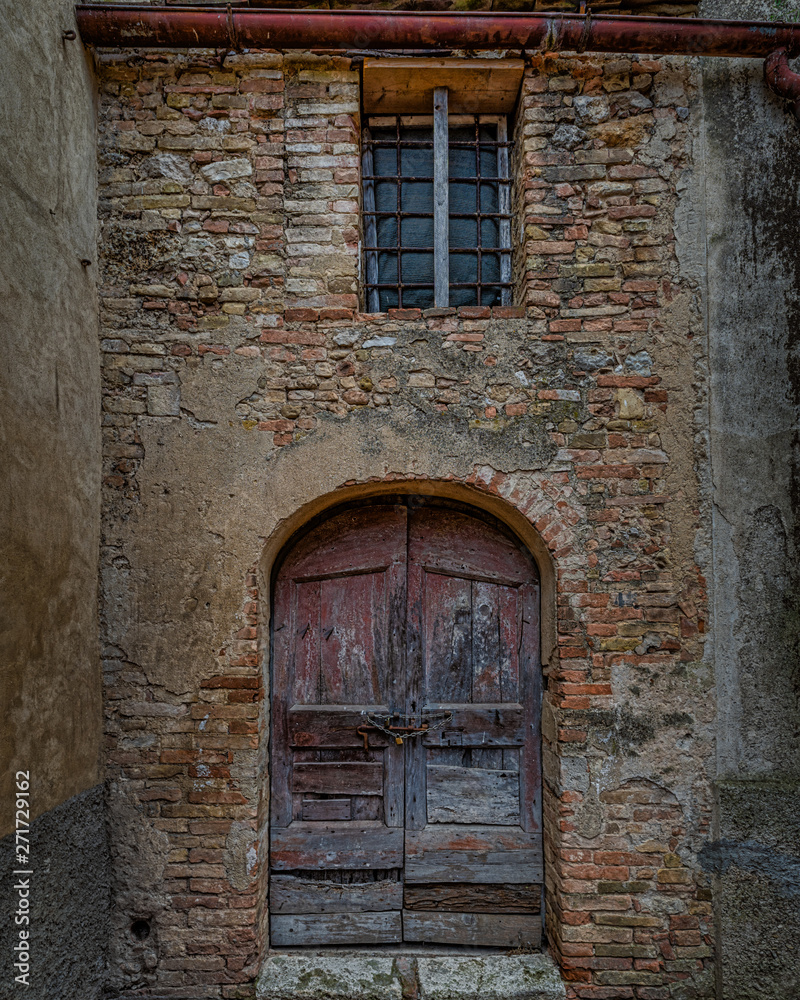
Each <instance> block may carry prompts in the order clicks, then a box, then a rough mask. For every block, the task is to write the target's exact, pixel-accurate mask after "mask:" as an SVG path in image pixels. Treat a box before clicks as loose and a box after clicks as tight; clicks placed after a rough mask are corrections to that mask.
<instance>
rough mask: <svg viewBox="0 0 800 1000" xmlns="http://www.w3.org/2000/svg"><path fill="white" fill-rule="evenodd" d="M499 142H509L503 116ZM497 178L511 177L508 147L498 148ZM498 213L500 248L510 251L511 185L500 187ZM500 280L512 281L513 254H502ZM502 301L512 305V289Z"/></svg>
mask: <svg viewBox="0 0 800 1000" xmlns="http://www.w3.org/2000/svg"><path fill="white" fill-rule="evenodd" d="M497 141H498V142H501V143H502V142H507V141H508V119H507V118H506V117H505V116H501V118H500V120H499V121H498V123H497ZM497 176H498V177H509V171H508V146H498V147H497ZM497 208H498V211H499V212H500V215H501V219H500V246H501V247H506V248H507V249H508V250H509V251H510V249H511V219H509V218H505V219H504V218H502V216H504V215H505V216H508V215H510V214H511V184H510V183H507V184H503V183H502V182H501V183H500V184H499V185H498V205H497ZM500 280H501V281H502V282H510V281H511V254H510V253H502V254H500ZM500 294H501V299H502V304H503V305H504V306H508V305H511V289H510V288H504V289H503V290H502V292H501V293H500Z"/></svg>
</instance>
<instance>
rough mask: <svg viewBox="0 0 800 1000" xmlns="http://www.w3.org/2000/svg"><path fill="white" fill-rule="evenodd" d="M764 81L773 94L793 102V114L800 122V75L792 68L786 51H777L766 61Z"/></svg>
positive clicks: (771, 53)
mask: <svg viewBox="0 0 800 1000" xmlns="http://www.w3.org/2000/svg"><path fill="white" fill-rule="evenodd" d="M764 79H765V80H766V82H767V86H768V87H769V89H770V90H771V91H772V92H773V94H777V95H778V97H782V98H783V99H784V101H790V102H791V105H792V108H791V110H792V114H793V115H794V116H795V118H796V119H797V120H798V121H800V73H795V72H794V70H792V69H791V68H790V66H789V53H788V52H787V50H786V49H776V50H775V51H774V52H770V54H769V55H768V56H767V58H766V59H765V60H764Z"/></svg>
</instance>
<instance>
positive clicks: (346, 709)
mask: <svg viewBox="0 0 800 1000" xmlns="http://www.w3.org/2000/svg"><path fill="white" fill-rule="evenodd" d="M388 714H389V708H388V706H387V705H304V706H295V707H294V708H292V709H290V711H289V739H290V741H291V745H292V746H296V747H318V748H323V747H324V748H325V749H343V748H345V747H353V748H360V749H362V750H363V748H364V737H363V736H362V735H361V734H360V733H359V732H358V728H359V727H360V726H363V725H366V722H367V715H377V716H381V715H388ZM389 743H390V737H388V736H386V735H385V734H383V733H381V732H380V730H378V729H370V732H369V744H370V747H378V748H380V747H384V746H388V745H389Z"/></svg>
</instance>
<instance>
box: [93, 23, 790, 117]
mask: <svg viewBox="0 0 800 1000" xmlns="http://www.w3.org/2000/svg"><path fill="white" fill-rule="evenodd" d="M75 16H76V19H77V23H78V29H79V31H80V33H81V38H82V40H83V42H84V43H85V44H86V45H100V46H108V47H113V48H116V47H141V48H215V49H237V50H238V49H249V48H254V49H258V48H269V49H325V50H344V51H354V50H364V49H372V50H376V49H377V50H386V51H391V50H397V49H401V50H415V51H421V50H425V49H437V50H441V49H447V48H450V49H461V50H468V51H477V50H481V49H493V50H497V49H512V50H520V49H521V50H523V51H547V52H562V51H567V52H636V53H647V54H652V55H688V56H698V55H704V56H728V57H731V58H751V59H759V58H761V59H767V63H766V65H765V68H764V69H765V76H766V80H767V83H768V85H769V86H770V88H771V89H772V90H774V91H775V93H777V94H779V95H780V96H781V97H784V98H785V99H787V100H790V101H792V102H793V105H794V111H795V114H798V98H800V88H799V87H798V79H799V78H798V76H797V74H795V73H793V72H792V71H791V70H790V69H789V66H788V58H789V57H790V56H792V57H793V56H794V55H796V54H798V53H800V24H797V23H785V22H773V21H722V20H712V19H708V18H682V17H657V16H656V17H629V16H627V15H626V16H619V15H608V16H605V17H593V16H591V14H587V15H582V14H551V15H535V16H534V15H530V14H516V13H505V12H503V13H495V12H480V13H469V14H460V13H459V14H454V13H450V12H441V11H436V12H424V13H422V12H417V11H353V10H269V9H263V8H261V9H252V8H244V9H242V8H236V9H234V8H232V7H230V6H228V7H227V9H220V8H219V7H151V6H137V5H129V4H97V5H82V4H81V5H78V6H77V7H76V8H75Z"/></svg>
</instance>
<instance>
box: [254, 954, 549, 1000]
mask: <svg viewBox="0 0 800 1000" xmlns="http://www.w3.org/2000/svg"><path fill="white" fill-rule="evenodd" d="M256 995H257V998H258V1000H475V998H476V997H480V1000H564V996H565V990H564V985H563V983H562V981H561V977H560V976H559V974H558V970H557V968H556V967H555V965H554V963H553V961H552V959H551V958H550V957H549V956H548V955H543V954H535V955H489V956H484V955H463V956H462V955H424V956H423V955H413V954H380V953H377V954H376V953H373V954H369V953H368V952H351V953H346V954H342V953H341V952H337V953H335V954H331V953H326V952H315V953H312V954H308V953H305V954H302V955H301V954H283V955H280V954H276V955H270V956H269V957H268V958H267V960H266V962H265V963H264V967H263V969H262V971H261V975H260V976H259V980H258V988H257V993H256Z"/></svg>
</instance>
